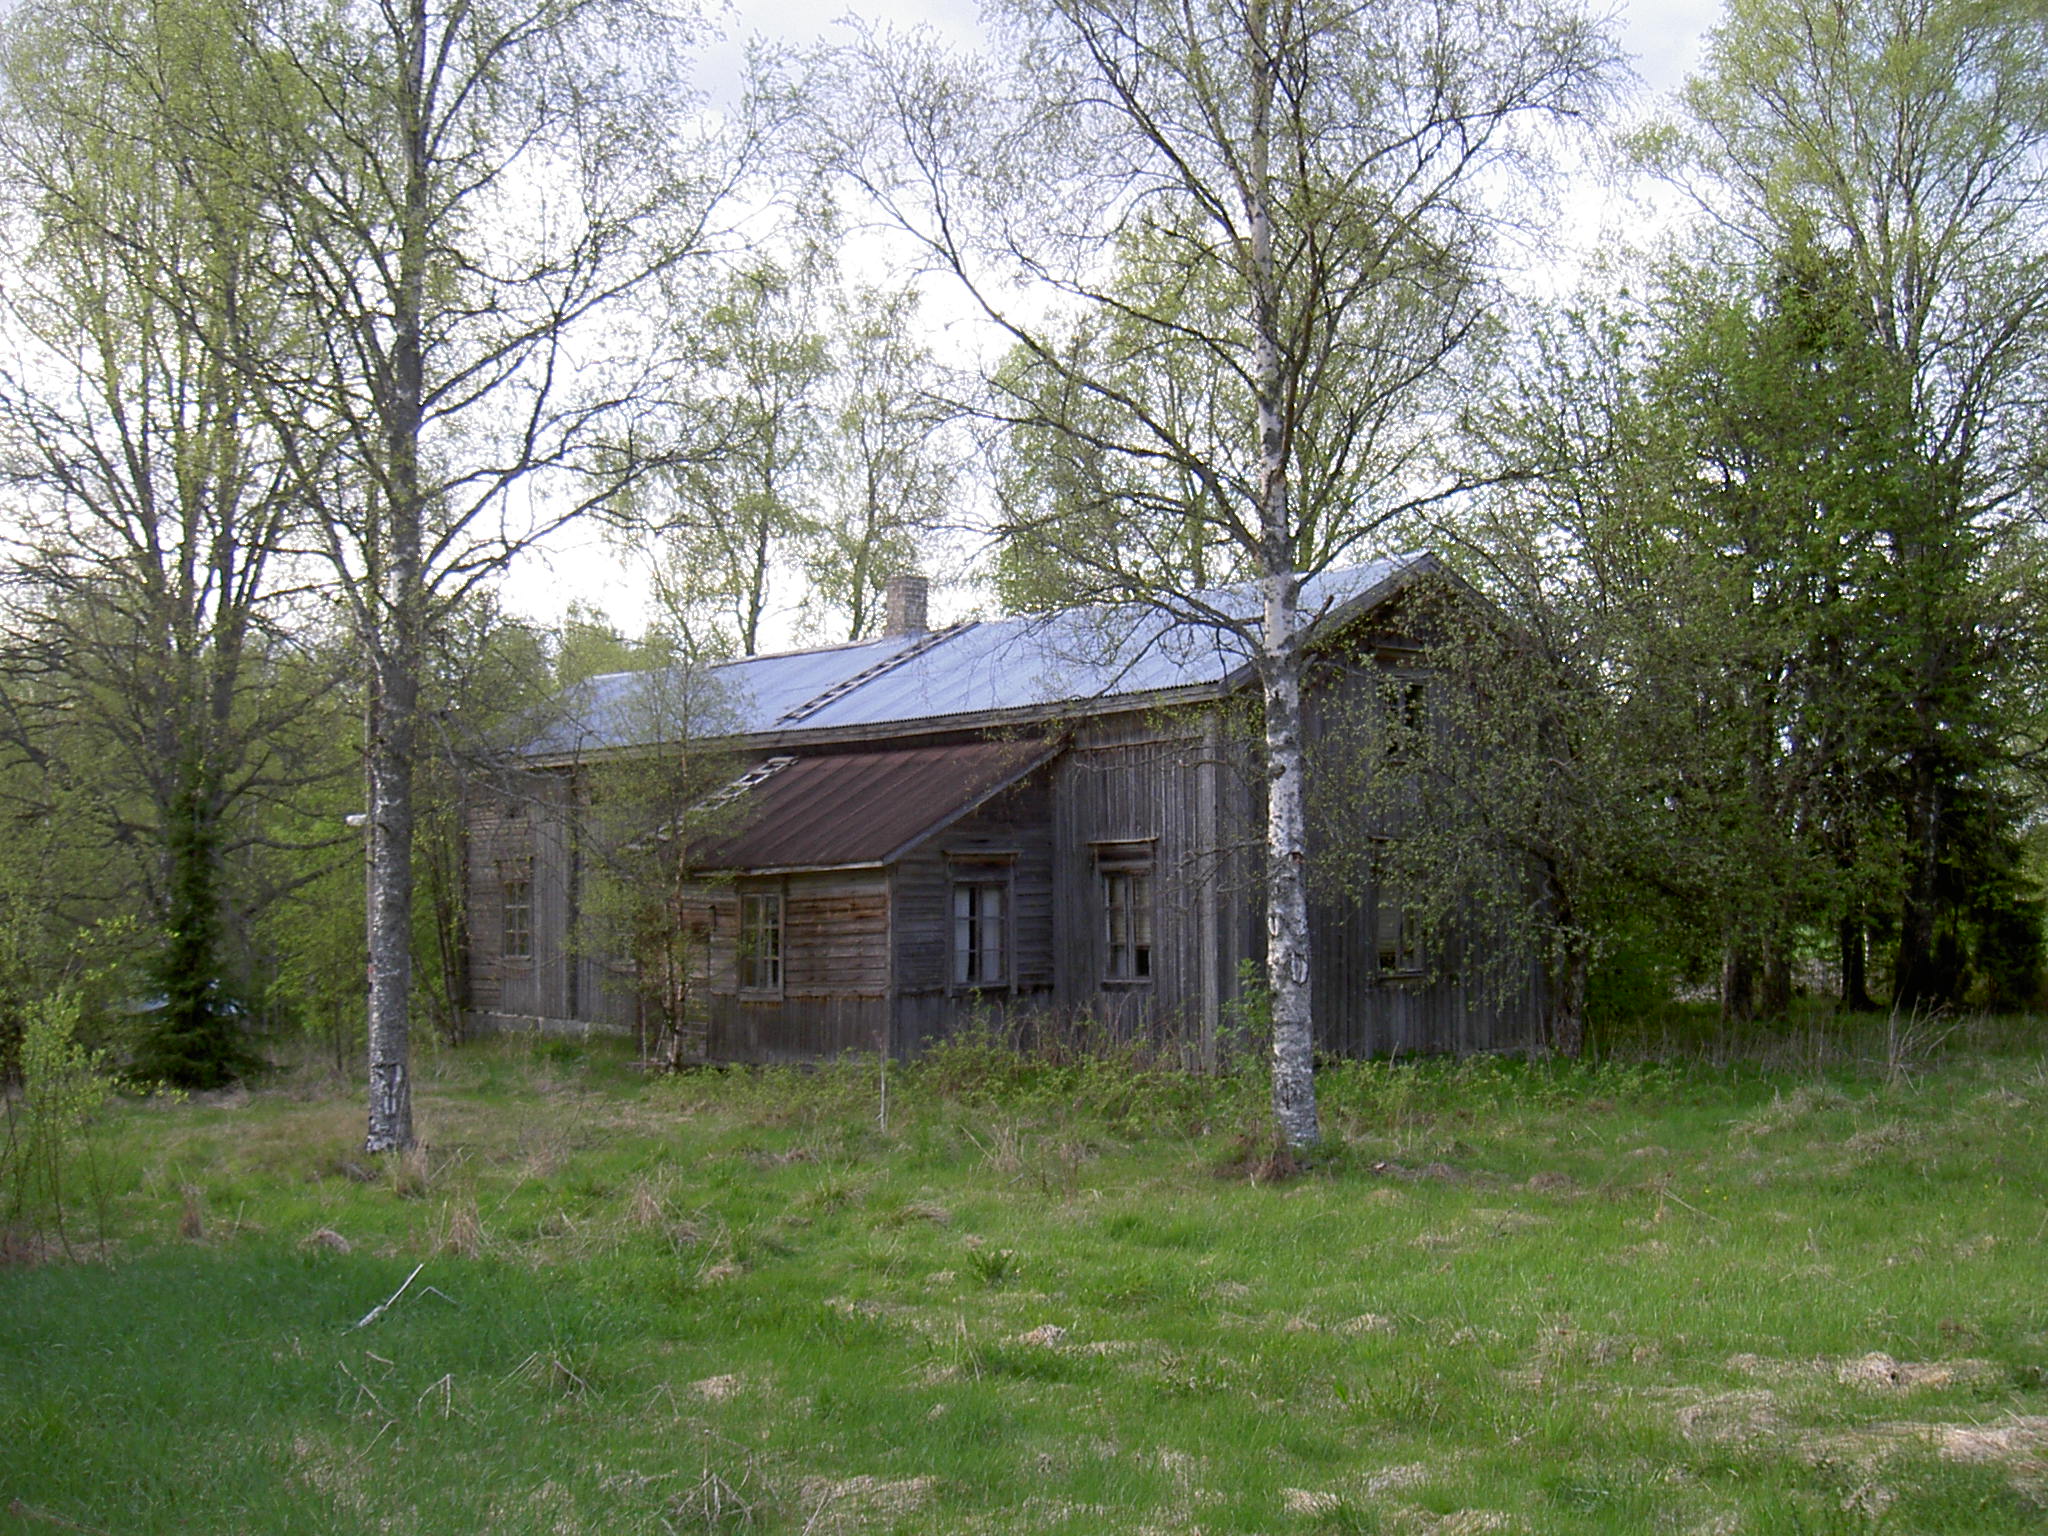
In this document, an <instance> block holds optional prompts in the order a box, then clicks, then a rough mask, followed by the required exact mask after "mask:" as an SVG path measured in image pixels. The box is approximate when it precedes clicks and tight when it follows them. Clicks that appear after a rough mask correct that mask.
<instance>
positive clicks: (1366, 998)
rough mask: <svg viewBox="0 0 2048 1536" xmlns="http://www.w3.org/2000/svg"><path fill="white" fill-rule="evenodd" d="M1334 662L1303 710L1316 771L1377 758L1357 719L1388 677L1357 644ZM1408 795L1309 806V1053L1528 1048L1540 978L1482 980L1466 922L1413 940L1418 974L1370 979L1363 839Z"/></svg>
mask: <svg viewBox="0 0 2048 1536" xmlns="http://www.w3.org/2000/svg"><path fill="white" fill-rule="evenodd" d="M1341 660H1342V661H1343V662H1344V663H1345V664H1343V665H1332V666H1328V667H1325V668H1322V669H1319V671H1318V675H1317V680H1316V685H1315V686H1314V687H1313V688H1312V689H1311V690H1310V692H1309V695H1308V697H1307V699H1306V701H1305V705H1306V707H1305V709H1304V712H1303V713H1304V722H1303V724H1304V736H1305V737H1306V740H1307V743H1308V746H1309V750H1310V753H1311V768H1312V769H1313V767H1314V764H1315V762H1316V760H1317V759H1318V758H1320V759H1321V760H1322V761H1323V762H1324V763H1325V765H1326V771H1328V768H1327V765H1330V764H1332V763H1333V762H1334V761H1336V760H1338V759H1340V758H1341V757H1342V755H1343V754H1345V753H1348V752H1358V751H1366V752H1373V751H1380V750H1382V749H1381V747H1380V746H1379V745H1378V744H1377V742H1376V741H1374V740H1373V739H1372V736H1371V734H1370V732H1369V731H1368V730H1365V729H1361V727H1360V722H1364V721H1367V720H1368V719H1370V717H1371V714H1372V712H1374V711H1376V710H1378V709H1381V708H1384V707H1385V696H1384V695H1383V694H1382V692H1381V686H1382V681H1383V679H1384V678H1385V677H1386V676H1387V674H1388V672H1389V671H1390V670H1392V668H1391V667H1389V666H1387V665H1386V664H1383V663H1375V662H1374V661H1373V660H1372V659H1371V647H1370V645H1369V644H1368V645H1366V646H1364V647H1362V648H1361V651H1360V652H1359V653H1358V654H1354V655H1351V656H1348V657H1344V658H1341ZM1336 782H1339V783H1341V782H1342V780H1341V777H1340V779H1339V780H1337V781H1336ZM1409 798H1410V797H1409V796H1407V795H1400V794H1396V795H1388V796H1386V797H1383V799H1382V800H1381V802H1380V803H1376V804H1371V805H1344V804H1342V800H1343V796H1342V795H1341V793H1340V794H1329V793H1325V794H1324V795H1322V796H1321V797H1319V798H1318V799H1317V800H1316V801H1315V802H1313V803H1314V804H1315V805H1316V807H1317V810H1318V814H1316V815H1314V816H1312V818H1311V820H1310V825H1309V857H1310V859H1311V861H1312V862H1314V863H1316V864H1317V865H1318V866H1319V868H1318V870H1317V873H1318V875H1319V876H1320V878H1318V879H1317V880H1315V882H1314V883H1313V884H1312V887H1311V891H1312V895H1311V899H1310V904H1309V943H1310V951H1311V955H1310V961H1311V963H1310V985H1311V988H1312V996H1313V1007H1314V1011H1315V1032H1316V1049H1317V1050H1318V1051H1322V1052H1325V1053H1327V1054H1329V1055H1333V1056H1348V1057H1364V1056H1390V1055H1421V1054H1435V1053H1444V1052H1457V1053H1465V1052H1473V1051H1489V1050H1502V1049H1507V1048H1510V1047H1515V1046H1525V1045H1531V1044H1534V1043H1535V1042H1537V1041H1539V1040H1540V1039H1541V1038H1542V1024H1543V1019H1542V1013H1543V988H1542V981H1541V977H1540V975H1539V974H1537V972H1536V970H1535V968H1534V967H1520V968H1518V971H1517V975H1516V978H1515V980H1514V982H1513V984H1512V985H1508V986H1505V987H1502V986H1499V985H1495V984H1489V983H1486V982H1483V981H1482V980H1481V979H1480V978H1481V976H1482V975H1486V974H1490V973H1491V972H1493V971H1494V969H1495V966H1494V965H1493V964H1492V963H1490V960H1491V957H1490V956H1489V955H1488V954H1487V953H1486V952H1485V950H1486V947H1487V944H1488V941H1487V939H1486V936H1485V934H1484V933H1483V932H1482V931H1481V930H1480V929H1479V927H1478V926H1477V925H1476V923H1473V922H1460V921H1455V920H1454V921H1452V922H1450V923H1448V924H1445V925H1441V926H1438V927H1436V928H1434V929H1433V930H1431V931H1427V932H1425V933H1424V934H1423V936H1422V963H1423V972H1422V974H1421V975H1419V976H1416V975H1391V974H1383V973H1382V972H1381V970H1380V964H1379V942H1378V933H1377V930H1376V923H1375V913H1376V910H1377V906H1378V899H1379V892H1378V890H1377V889H1376V888H1375V884H1374V880H1373V878H1372V875H1371V872H1370V857H1369V851H1368V850H1369V845H1370V844H1371V842H1372V840H1373V839H1375V838H1391V837H1399V836H1400V835H1401V833H1402V830H1403V828H1404V825H1405V824H1406V822H1407V818H1408V817H1409V816H1410V815H1412V814H1413V808H1412V804H1411V803H1409ZM1503 992H1505V993H1506V994H1507V995H1505V996H1503V995H1501V994H1502V993H1503Z"/></svg>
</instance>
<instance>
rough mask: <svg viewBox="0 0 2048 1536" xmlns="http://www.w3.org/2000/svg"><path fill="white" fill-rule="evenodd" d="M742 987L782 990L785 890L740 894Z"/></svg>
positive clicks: (744, 892)
mask: <svg viewBox="0 0 2048 1536" xmlns="http://www.w3.org/2000/svg"><path fill="white" fill-rule="evenodd" d="M739 960H740V990H741V991H742V992H780V991H781V990H782V892H780V891H742V892H741V893H740V954H739Z"/></svg>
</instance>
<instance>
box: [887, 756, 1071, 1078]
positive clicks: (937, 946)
mask: <svg viewBox="0 0 2048 1536" xmlns="http://www.w3.org/2000/svg"><path fill="white" fill-rule="evenodd" d="M956 865H959V866H973V867H975V868H977V869H985V870H987V871H991V872H994V871H1001V872H1003V873H1005V874H1006V875H1007V877H1008V881H1009V885H1008V890H1009V910H1008V913H1007V917H1006V920H1007V922H1008V923H1009V942H1010V950H1009V962H1010V985H1009V986H1008V987H1005V988H1003V989H1000V990H995V989H991V990H988V991H972V992H956V991H955V990H953V986H952V981H953V872H954V869H955V867H956ZM889 884H890V889H891V896H892V908H893V913H894V917H893V925H892V926H893V930H894V944H893V950H894V964H895V971H894V983H895V990H896V993H897V996H898V999H899V1003H898V1006H897V1008H896V1009H895V1012H894V1026H893V1031H892V1043H891V1049H892V1050H893V1051H895V1052H896V1053H897V1054H899V1055H905V1054H910V1053H913V1052H915V1051H917V1050H918V1049H920V1048H921V1047H922V1046H924V1045H925V1044H927V1043H929V1042H931V1041H936V1040H942V1039H946V1038H948V1037H949V1036H951V1035H953V1034H955V1033H957V1032H958V1031H959V1029H960V1028H961V1027H963V1026H964V1025H967V1024H969V1023H970V1022H972V1021H976V1020H982V1021H986V1020H989V1019H994V1018H996V1017H999V1016H1002V1015H1005V1014H1007V1013H1008V1011H1009V1010H1010V1009H1011V1008H1012V1007H1013V1006H1017V1005H1019V1004H1021V1005H1022V1006H1024V1007H1025V1008H1030V1007H1034V1006H1036V1003H1037V1000H1038V999H1040V998H1042V997H1043V996H1044V995H1045V994H1048V993H1049V992H1050V991H1051V989H1052V986H1053V980H1054V974H1055V964H1056V962H1055V957H1054V950H1053V927H1054V919H1053V907H1054V902H1053V830H1052V774H1051V771H1050V770H1047V769H1040V770H1039V771H1038V772H1036V773H1033V774H1031V775H1030V776H1029V777H1028V778H1026V779H1024V780H1023V781H1022V782H1021V783H1019V784H1016V785H1013V786H1012V787H1011V788H1009V789H1007V790H1005V791H1004V792H1003V793H1002V794H1000V795H998V796H997V797H996V798H995V799H993V800H991V801H990V802H989V803H988V804H987V805H984V806H982V807H981V808H980V809H979V810H977V811H976V812H975V813H974V814H973V815H971V816H963V817H962V818H960V820H958V821H956V822H953V823H952V824H951V825H950V826H947V827H946V828H944V829H943V830H942V831H940V832H938V833H936V834H934V835H933V836H932V837H930V838H928V839H927V840H926V841H925V842H924V843H922V844H921V845H919V846H918V847H916V848H914V849H912V850H911V851H910V852H909V853H907V854H905V855H904V856H903V858H901V859H899V860H898V861H897V862H896V864H895V865H893V866H892V867H891V870H890V881H889Z"/></svg>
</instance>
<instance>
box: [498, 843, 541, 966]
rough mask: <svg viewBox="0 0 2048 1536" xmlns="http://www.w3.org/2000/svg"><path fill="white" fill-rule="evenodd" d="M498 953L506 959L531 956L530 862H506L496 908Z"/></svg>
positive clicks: (531, 870) (531, 905) (523, 958)
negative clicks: (508, 863) (513, 863)
mask: <svg viewBox="0 0 2048 1536" xmlns="http://www.w3.org/2000/svg"><path fill="white" fill-rule="evenodd" d="M499 912H500V919H499V929H498V935H499V944H498V953H499V954H500V955H502V956H503V957H504V958H505V959H507V960H531V959H532V958H533V866H532V865H530V864H518V865H511V866H507V868H506V870H505V874H504V887H503V901H502V903H501V905H500V908H499Z"/></svg>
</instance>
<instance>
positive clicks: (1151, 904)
mask: <svg viewBox="0 0 2048 1536" xmlns="http://www.w3.org/2000/svg"><path fill="white" fill-rule="evenodd" d="M1152 849H1153V844H1152V840H1151V839H1150V838H1145V839H1134V840H1131V841H1127V842H1116V843H1098V844H1096V847H1095V888H1096V899H1097V902H1098V909H1097V916H1096V935H1097V938H1098V940H1099V942H1100V943H1101V945H1102V984H1103V985H1104V986H1106V987H1117V988H1125V987H1149V986H1151V985H1152V984H1153V982H1154V981H1155V980H1156V979H1157V978H1158V975H1159V882H1158V879H1157V874H1156V870H1155V867H1154V860H1153V854H1152Z"/></svg>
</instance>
